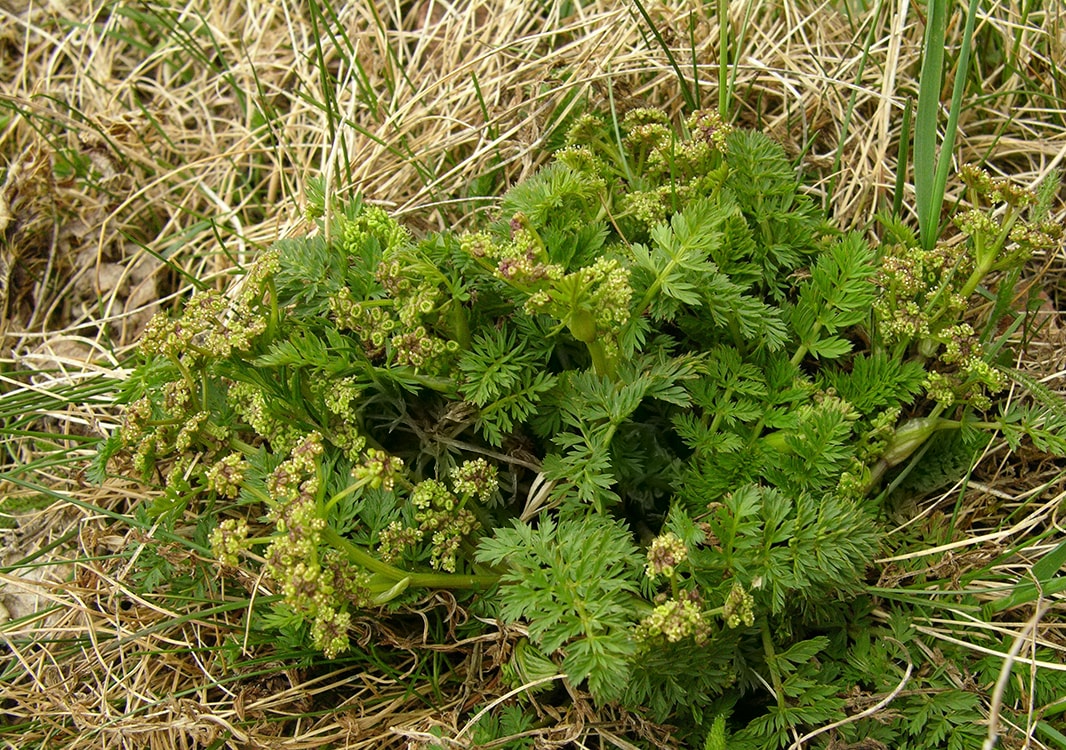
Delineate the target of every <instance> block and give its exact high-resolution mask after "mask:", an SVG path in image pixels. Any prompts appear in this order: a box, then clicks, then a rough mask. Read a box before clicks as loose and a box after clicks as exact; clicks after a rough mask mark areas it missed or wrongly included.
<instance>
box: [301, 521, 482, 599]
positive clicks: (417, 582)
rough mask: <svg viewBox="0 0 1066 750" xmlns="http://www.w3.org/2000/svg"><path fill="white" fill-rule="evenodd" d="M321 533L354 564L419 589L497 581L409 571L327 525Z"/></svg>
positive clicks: (466, 586) (470, 586)
mask: <svg viewBox="0 0 1066 750" xmlns="http://www.w3.org/2000/svg"><path fill="white" fill-rule="evenodd" d="M322 536H323V537H324V538H325V539H326V541H327V542H329V543H330V544H331V545H333V546H334V547H336V548H337V549H339V550H340V551H341V552H343V553H344V554H345V555H347V556H348V559H349V560H351V561H352V562H353V563H355V564H356V565H359V566H361V567H364V568H366V569H367V570H369V571H371V572H373V573H378V574H379V575H381V576H384V577H385V578H388V579H390V580H393V581H396V582H400V581H402V580H404V579H407V580H408V585H409V586H414V587H415V588H422V589H452V590H454V589H485V588H489V587H491V586H494V585H495V584H497V583H499V581H500V577H499V576H496V575H462V574H458V573H409V572H408V571H406V570H403V569H402V568H397V567H396V566H395V565H389V564H388V563H386V562H382V561H381V560H379V559H377V558H376V557H374V556H373V555H371V554H370V553H369V552H367V551H366V550H364V549H362V548H361V547H359V546H358V545H355V544H352V543H351V542H350V541H348V540H347V539H345V538H344V537H343V536H341V535H340V534H338V533H337V532H336V531H335V530H333V529H331V528H329V527H328V526H327V527H326V528H325V529H324V530H323V531H322Z"/></svg>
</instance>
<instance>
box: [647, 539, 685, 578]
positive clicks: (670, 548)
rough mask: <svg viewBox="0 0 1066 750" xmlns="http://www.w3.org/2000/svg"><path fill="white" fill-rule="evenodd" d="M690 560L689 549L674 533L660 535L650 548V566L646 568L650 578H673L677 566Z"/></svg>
mask: <svg viewBox="0 0 1066 750" xmlns="http://www.w3.org/2000/svg"><path fill="white" fill-rule="evenodd" d="M686 559H688V548H687V547H685V543H684V542H682V541H681V539H680V537H678V536H677V534H674V533H673V532H667V533H666V534H660V535H659V536H657V537H655V539H653V540H652V542H651V546H650V547H649V548H648V564H647V565H646V566H645V568H644V572H645V574H646V575H647V576H648V578H657V577H658V576H665V577H666V578H672V577H673V575H674V573H675V572H676V570H677V566H678V565H680V564H681V563H683V562H684V561H685V560H686Z"/></svg>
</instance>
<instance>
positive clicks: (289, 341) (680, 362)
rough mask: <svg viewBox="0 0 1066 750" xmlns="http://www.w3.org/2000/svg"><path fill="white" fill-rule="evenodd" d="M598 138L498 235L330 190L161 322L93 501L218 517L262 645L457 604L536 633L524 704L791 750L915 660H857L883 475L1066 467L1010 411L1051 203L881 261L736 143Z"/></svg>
mask: <svg viewBox="0 0 1066 750" xmlns="http://www.w3.org/2000/svg"><path fill="white" fill-rule="evenodd" d="M569 140H570V145H569V146H567V147H566V148H564V149H562V150H561V151H559V152H558V153H557V154H556V157H555V160H554V162H553V163H552V164H551V165H549V166H548V167H546V168H544V169H543V170H541V171H540V172H539V173H537V174H536V175H534V176H533V177H531V178H529V179H528V180H526V181H524V182H522V183H519V184H518V185H516V186H515V187H513V188H512V189H511V190H510V191H509V192H508V193H507V195H505V196H504V197H503V199H502V201H501V202H500V207H499V214H498V219H497V220H496V221H495V222H494V223H493V224H492V225H491V226H488V227H487V228H485V229H483V230H482V231H479V232H475V233H467V234H462V235H456V234H453V233H441V234H435V235H431V236H428V237H424V238H420V239H416V238H414V237H413V236H412V235H411V234H410V233H409V232H408V231H407V230H406V229H404V228H403V227H402V226H401V225H399V224H398V223H397V222H396V221H395V220H393V219H392V218H390V217H389V216H388V215H387V214H386V213H385V212H384V211H382V210H381V209H379V208H376V207H374V206H372V205H369V204H367V203H364V202H363V201H360V200H355V201H351V202H343V201H339V200H337V201H334V200H333V199H331V198H329V197H327V196H321V195H320V197H319V199H318V203H317V204H316V205H313V206H312V207H311V212H312V213H313V215H315V216H318V217H322V218H321V226H320V231H319V232H318V233H316V234H314V235H311V236H308V237H305V238H300V239H295V240H286V241H283V242H280V243H278V244H277V245H276V246H275V247H274V248H273V249H272V250H271V251H269V252H267V253H265V254H264V255H263V256H262V257H261V258H260V259H259V260H258V261H257V262H256V264H255V265H254V266H253V267H251V268H248V269H246V270H245V272H244V274H243V276H242V277H241V278H240V280H239V281H238V282H237V283H235V284H234V285H233V286H232V287H231V288H230V289H229V290H228V291H227V292H226V293H224V294H223V293H219V292H217V291H204V292H201V293H199V294H198V295H196V296H195V297H193V298H192V299H191V300H190V301H189V302H188V303H187V304H186V306H185V308H184V310H183V311H182V312H181V313H180V314H179V315H164V316H161V317H159V318H157V319H156V320H155V321H154V322H153V324H152V326H151V327H150V329H149V331H148V332H147V333H146V335H145V338H144V341H143V343H142V346H141V349H142V352H143V353H144V358H143V362H142V363H141V364H140V365H139V366H138V368H137V369H136V371H135V373H134V374H133V376H132V377H131V379H130V381H129V386H128V388H129V397H130V404H129V406H128V408H127V410H126V414H125V421H124V424H123V426H122V429H121V430H120V431H119V432H118V433H117V434H116V435H114V436H113V437H112V438H111V439H110V440H109V441H108V443H107V445H106V446H105V448H104V450H103V451H102V452H101V454H100V461H99V462H98V466H97V470H98V473H99V474H100V475H102V474H103V471H104V470H105V467H110V469H112V470H120V471H122V472H124V473H134V474H138V475H140V476H141V477H143V478H144V479H146V480H148V479H151V478H152V477H159V478H161V480H162V484H163V489H162V493H161V494H160V496H159V498H158V499H157V500H156V501H155V502H154V503H153V504H151V505H150V506H148V507H145V508H143V509H142V513H144V514H145V515H146V516H149V517H150V518H151V520H153V521H156V522H158V523H159V524H160V525H161V527H162V528H171V529H177V528H179V527H180V525H181V523H182V519H184V518H187V517H190V516H197V517H199V518H200V519H201V523H202V522H203V519H208V522H209V523H211V524H212V525H213V526H214V530H213V532H212V533H211V539H210V543H211V548H212V550H213V554H214V556H215V557H216V558H217V559H218V560H219V562H220V564H221V566H222V568H221V569H222V572H223V573H224V574H234V573H236V572H237V571H238V570H245V569H251V568H257V567H258V566H259V561H261V564H262V570H263V572H264V573H265V580H266V582H267V585H268V586H269V587H270V588H272V590H273V591H274V592H275V593H276V594H277V595H278V597H279V599H278V600H276V601H274V602H272V603H271V604H270V605H269V610H268V611H267V612H265V613H264V614H263V618H262V620H261V622H263V623H265V624H266V625H267V626H269V627H273V628H276V629H278V630H280V631H282V632H284V633H286V634H287V637H294V636H295V637H296V638H303V639H305V640H306V641H308V642H311V643H313V644H314V645H315V647H316V648H318V649H321V650H322V651H323V652H324V653H325V655H326V656H327V657H332V656H335V655H337V654H339V653H341V652H343V651H345V650H346V649H348V648H349V640H348V633H349V627H350V624H351V621H352V617H353V616H355V615H357V614H358V613H360V612H366V611H370V612H377V613H378V616H381V617H386V616H388V615H387V612H388V611H389V610H390V609H395V608H398V607H402V606H403V605H404V603H405V602H409V601H411V599H412V597H415V596H417V595H418V594H419V593H420V592H422V591H425V590H426V589H437V588H443V589H451V590H453V591H455V592H458V593H459V594H460V595H462V596H463V597H464V601H465V602H466V603H467V605H468V606H469V607H471V608H473V609H475V610H477V611H479V612H481V613H483V614H484V615H486V616H489V617H499V618H502V619H504V620H507V621H514V620H524V621H526V622H527V624H528V641H525V642H524V643H526V644H527V646H528V647H526V648H524V649H522V651H521V653H523V654H525V656H522V657H518V656H516V663H515V665H514V667H513V674H514V675H515V676H516V677H518V678H519V679H521V676H522V675H523V674H526V673H527V672H529V670H530V669H533V668H539V671H540V672H541V673H543V671H544V669H543V665H544V664H545V663H548V664H550V663H551V662H552V661H555V662H556V663H557V664H558V665H559V668H561V670H562V671H563V672H564V673H565V674H566V675H567V677H568V679H569V681H570V683H571V685H572V686H573V687H578V686H581V685H585V686H587V688H588V690H589V691H590V692H591V693H592V694H593V696H594V697H595V698H596V699H597V700H599V701H609V700H619V701H621V702H623V703H625V704H627V705H629V706H633V707H642V708H643V709H644V710H647V711H648V712H649V713H650V714H651V715H652V716H653V717H654V718H655V719H657V720H660V721H667V720H669V721H671V722H675V723H679V724H681V725H683V726H684V727H685V728H686V731H688V732H690V733H691V734H692V735H693V736H697V737H698V736H701V735H702V734H705V733H706V734H707V744H708V746H712V745H713V744H714V743H719V741H721V742H725V741H726V738H728V742H729V743H730V744H729V746H730V747H784V746H787V745H789V744H790V743H791V742H792V741H793V740H794V739H795V738H796V737H798V736H799V735H801V734H803V732H805V731H809V730H811V729H812V728H816V727H818V726H820V725H823V724H826V723H828V722H831V721H834V720H835V719H837V718H839V717H840V716H841V715H842V714H843V712H844V711H845V698H844V693H845V692H846V691H847V690H848V689H849V687H856V688H861V689H867V688H874V689H876V688H879V687H880V686H881V684H882V683H883V682H884V681H885V680H886V679H888V677H887V676H888V675H891V674H893V673H894V672H895V671H896V670H897V669H898V668H899V664H900V663H902V661H907V660H914V659H915V658H917V657H916V656H913V655H910V654H909V653H908V654H907V655H906V657H905V658H904V657H901V656H900V655H899V654H903V653H906V647H901V650H900V652H899V653H896V652H892V651H890V650H887V649H886V647H885V646H884V644H881V645H879V646H878V647H877V648H879V649H880V650H879V651H877V658H872V657H870V658H867V659H866V661H865V662H864V661H862V660H861V659H859V658H858V656H859V655H862V654H868V652H869V651H870V649H873V648H874V646H873V645H871V643H870V641H869V638H870V631H871V630H872V629H873V628H874V627H875V624H874V622H873V621H872V619H871V617H870V613H869V611H868V610H864V609H863V604H862V602H863V601H864V600H863V599H858V600H856V599H855V597H856V596H858V595H859V594H860V593H861V592H863V591H864V589H865V587H866V582H865V576H866V573H867V569H868V568H869V567H870V565H871V564H872V561H873V560H874V558H875V557H876V556H877V554H878V551H879V549H880V548H881V547H882V545H884V544H886V541H887V540H886V537H885V533H884V532H885V527H884V526H883V525H882V523H881V520H882V519H883V518H884V516H885V514H886V513H887V512H888V508H887V503H886V497H887V493H879V492H878V490H879V488H880V487H881V486H882V485H883V482H884V480H885V479H886V477H889V476H890V475H893V473H894V472H899V471H900V470H901V468H902V465H904V464H909V466H908V471H911V472H912V474H913V473H915V472H916V473H918V474H921V473H922V472H923V470H924V469H923V467H922V465H921V464H920V463H918V462H917V457H918V456H920V455H921V453H922V451H920V450H919V449H923V450H924V448H925V446H927V445H928V444H930V443H929V441H930V440H931V439H932V438H933V437H934V436H936V435H944V434H956V435H958V436H959V440H960V443H961V444H962V445H963V446H964V447H968V448H969V449H971V450H972V448H973V446H974V445H976V444H978V443H979V441H980V440H981V439H985V440H987V434H988V432H989V431H1000V432H1002V433H1003V434H1004V435H1005V436H1007V438H1008V440H1009V441H1010V442H1011V443H1012V444H1013V445H1017V444H1018V443H1020V442H1021V441H1022V440H1024V439H1030V440H1032V441H1033V442H1034V443H1036V444H1037V445H1038V446H1040V447H1043V448H1046V449H1050V450H1054V451H1056V452H1059V453H1066V440H1064V438H1063V437H1062V436H1061V431H1060V424H1061V419H1060V418H1059V416H1058V415H1059V414H1060V413H1062V409H1061V407H1057V406H1056V405H1055V404H1054V403H1052V399H1049V398H1038V399H1035V400H1032V401H1030V402H1023V401H1018V400H1016V401H1014V402H1013V403H1012V404H1011V405H1010V407H1009V408H1006V409H1002V408H1000V406H999V401H998V394H999V393H1000V392H1001V391H1002V390H1003V389H1004V388H1005V386H1006V385H1007V383H1008V382H1009V381H1010V378H1011V377H1012V372H1011V370H1010V368H1009V366H1008V365H1009V362H1010V356H1009V355H1010V353H1011V350H1012V347H1013V345H1014V342H1015V341H1016V340H1017V335H1016V334H1017V333H1018V329H1019V328H1020V327H1021V326H1022V325H1023V322H1024V317H1023V315H1022V314H1021V313H1020V312H1019V311H1018V310H1016V309H1015V301H1016V300H1017V299H1019V298H1021V299H1023V300H1024V297H1025V289H1024V286H1022V285H1021V284H1020V278H1021V276H1020V273H1021V268H1022V266H1023V264H1024V262H1025V260H1026V258H1027V257H1028V253H1030V252H1031V251H1032V249H1034V248H1044V247H1047V246H1048V245H1049V244H1050V243H1052V242H1054V241H1056V240H1057V238H1059V237H1060V236H1061V232H1060V230H1059V228H1058V227H1057V226H1055V225H1054V224H1052V223H1050V222H1048V221H1047V206H1048V204H1049V201H1050V197H1051V192H1050V189H1049V190H1044V191H1043V192H1041V193H1040V194H1039V195H1034V194H1030V193H1028V192H1026V191H1024V190H1020V189H1017V188H1014V187H1012V186H1010V185H1008V184H1006V183H1004V182H1001V181H996V180H992V179H991V178H990V177H988V176H987V175H986V174H984V173H983V172H981V171H979V170H975V169H970V170H967V171H966V173H965V174H964V178H965V179H966V180H967V182H968V184H969V186H970V188H969V189H970V194H971V199H972V204H973V205H974V206H975V208H974V210H973V211H971V212H968V213H965V214H963V215H961V216H960V217H959V218H958V225H959V228H960V230H961V231H962V232H963V233H964V234H965V235H966V241H964V242H958V243H954V244H947V243H945V244H940V245H936V246H934V247H932V248H925V247H923V246H921V245H919V243H918V242H917V239H916V238H915V237H914V236H913V233H911V232H910V231H909V230H908V228H907V227H905V226H902V225H899V224H893V225H890V226H888V227H886V230H885V233H886V240H885V241H884V242H883V243H882V244H880V245H878V246H873V245H871V244H870V243H869V242H868V241H867V239H865V238H864V237H863V236H861V235H858V234H854V233H853V234H841V233H839V232H837V231H835V230H834V229H833V227H832V226H831V225H829V224H828V223H827V222H826V221H825V219H824V217H823V215H822V214H821V213H820V212H819V211H818V210H817V209H816V207H815V205H814V203H813V202H812V201H811V200H810V199H808V198H807V197H806V196H805V195H804V193H803V192H802V190H801V189H800V184H799V180H798V179H797V176H796V173H795V171H794V169H793V168H792V166H791V165H790V164H789V163H788V161H787V160H786V158H785V156H784V153H783V151H782V150H781V149H780V147H778V146H777V145H776V144H774V143H773V142H772V141H770V140H769V139H768V138H767V137H766V136H764V135H762V134H760V133H756V132H746V131H734V130H733V129H732V128H730V127H729V126H728V125H726V124H724V123H723V122H722V120H721V119H720V118H719V117H718V116H717V114H715V113H708V112H700V113H697V114H695V115H693V116H692V117H691V118H690V119H689V120H688V121H687V123H686V124H685V125H684V127H683V128H680V129H676V128H674V127H672V125H671V123H669V121H668V120H667V119H666V117H665V116H664V115H663V114H662V113H659V112H654V111H649V110H637V111H634V112H630V113H629V114H628V115H627V116H626V117H625V118H624V120H623V121H622V122H621V124H620V126H619V127H617V128H615V127H614V126H613V125H611V124H608V123H605V122H604V121H602V120H600V119H598V118H596V117H594V116H585V117H582V118H580V119H578V120H577V121H576V122H575V123H574V124H573V125H572V127H571V129H570V135H569ZM1001 209H1002V210H1001ZM997 211H999V212H998V213H997ZM1017 378H1018V379H1019V380H1020V381H1021V380H1022V379H1023V378H1022V376H1020V375H1018V376H1017ZM1033 393H1034V395H1035V396H1041V394H1040V392H1039V389H1033ZM1044 395H1046V394H1044ZM945 463H946V460H945ZM938 470H942V466H941V467H932V468H930V469H929V471H930V472H934V473H935V471H938ZM894 481H895V478H894ZM496 591H498V595H492V596H483V594H486V593H489V592H496ZM863 629H865V630H863ZM905 630H906V628H901V629H900V631H899V632H894V633H893V637H894V638H895V639H896V641H898V642H899V643H901V644H904V643H906V642H908V641H910V640H911V639H912V634H911V635H908V634H907V633H906V632H905ZM857 631H858V632H857ZM863 649H866V651H863ZM517 653H519V651H517V650H516V654H517ZM915 653H916V652H915ZM863 665H866V668H865V669H864V667H863ZM534 671H536V670H534ZM742 700H743V701H744V702H748V703H752V702H754V707H755V708H754V710H752V709H751V708H750V707H749V708H744V709H742V707H741V703H742ZM969 700H970V699H969V698H959V700H958V701H957V703H958V704H959V706H962V707H963V708H965V707H966V706H969V703H968V701H969ZM963 704H966V706H963ZM952 705H955V704H952ZM948 708H950V706H949V707H948ZM946 710H948V709H946V708H945V707H944V706H938V707H932V708H929V711H928V712H927V713H928V716H927V719H928V721H926V722H924V723H922V725H921V726H924V725H925V724H930V725H932V724H933V723H935V722H937V721H941V719H943V721H942V722H941V723H943V722H947V724H952V722H953V721H954V720H955V718H957V715H956V716H955V717H953V716H949V715H948V714H945V713H944V711H946ZM951 710H956V711H961V710H962V708H959V707H956V708H954V709H951ZM938 711H939V712H940V713H937V712H938ZM949 713H950V712H949ZM934 714H935V716H934ZM727 715H728V716H729V717H730V718H729V720H728V722H726V721H724V720H723V719H722V718H718V719H716V718H715V717H724V716H727ZM923 715H925V714H923ZM938 717H939V718H938ZM914 721H917V720H916V719H915V720H914ZM947 724H945V726H947ZM921 726H919V725H918V724H914V723H912V725H911V728H912V729H914V731H912V732H910V734H909V735H908V737H911V736H918V737H920V735H921ZM944 731H945V732H947V731H954V729H952V727H950V726H949V727H948V728H947V729H945V730H944ZM960 731H961V730H960ZM938 736H940V735H938ZM959 736H960V737H962V736H963V735H962V734H960V735H959ZM908 741H909V740H908ZM916 741H920V740H916ZM959 741H962V740H961V739H960V740H959ZM914 746H915V747H917V746H919V745H914ZM928 746H930V747H931V746H935V742H934V744H932V745H928Z"/></svg>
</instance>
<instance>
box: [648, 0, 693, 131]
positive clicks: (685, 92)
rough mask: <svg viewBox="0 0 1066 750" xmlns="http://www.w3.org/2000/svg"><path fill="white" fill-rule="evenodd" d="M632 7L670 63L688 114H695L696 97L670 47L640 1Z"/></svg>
mask: <svg viewBox="0 0 1066 750" xmlns="http://www.w3.org/2000/svg"><path fill="white" fill-rule="evenodd" d="M633 5H635V6H636V8H637V12H638V13H640V17H641V18H643V19H644V23H645V24H647V26H648V31H650V32H651V35H652V36H653V37H655V42H656V43H657V44H658V45H659V47H660V48H661V49H662V51H663V52H664V53H665V54H666V60H667V62H669V63H670V67H671V68H673V69H674V73H675V74H676V75H677V82H678V84H679V85H680V86H681V96H682V97H683V98H684V100H685V106H686V107H688V111H689V112H695V111H696V110H697V109H699V103H698V101H697V99H696V96H695V95H694V94H693V93H692V89H691V87H689V85H688V80H686V78H685V74H684V73H682V72H681V66H680V65H678V64H677V58H676V57H674V53H673V52H672V51H671V50H670V45H669V44H667V43H666V40H665V39H663V35H662V34H660V33H659V29H658V28H657V27H656V26H655V22H654V21H652V20H651V16H649V15H648V11H647V9H646V8H645V7H644V4H643V3H642V2H640V0H633ZM694 83H695V85H697V86H698V85H699V83H698V82H694Z"/></svg>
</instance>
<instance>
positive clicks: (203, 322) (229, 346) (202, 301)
mask: <svg viewBox="0 0 1066 750" xmlns="http://www.w3.org/2000/svg"><path fill="white" fill-rule="evenodd" d="M248 299H254V298H253V297H247V296H245V295H241V296H240V297H238V299H237V300H230V299H228V298H226V297H224V296H222V295H221V294H219V293H218V292H217V291H215V290H208V291H204V292H200V293H199V294H197V295H195V296H194V297H193V298H192V299H191V300H189V302H188V303H187V304H186V306H185V310H184V312H183V314H182V316H181V317H180V318H173V319H172V318H170V317H169V316H168V315H167V314H166V313H159V314H157V315H156V316H155V317H153V318H152V320H151V321H149V323H148V327H147V328H146V329H145V332H144V336H143V337H142V339H141V347H142V349H143V350H144V351H145V352H146V353H148V354H158V355H163V356H167V357H170V358H172V359H179V358H182V357H199V358H205V357H217V358H221V357H228V356H229V355H230V354H231V353H232V352H234V351H246V350H247V349H248V348H249V346H251V344H252V342H253V341H254V340H255V339H256V337H258V336H259V335H260V334H261V333H262V332H263V331H265V330H266V327H267V319H266V317H265V316H264V315H263V314H262V313H261V312H259V311H258V309H257V307H253V306H252V305H251V304H249V303H248V301H247V300H248Z"/></svg>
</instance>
